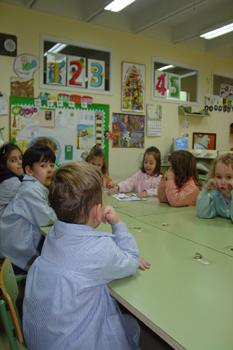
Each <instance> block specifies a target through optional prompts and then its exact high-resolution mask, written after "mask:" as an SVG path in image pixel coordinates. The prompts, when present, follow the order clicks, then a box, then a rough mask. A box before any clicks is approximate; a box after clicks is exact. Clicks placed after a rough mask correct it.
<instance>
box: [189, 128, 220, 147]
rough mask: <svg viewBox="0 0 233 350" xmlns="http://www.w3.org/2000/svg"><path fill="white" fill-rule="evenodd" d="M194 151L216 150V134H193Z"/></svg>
mask: <svg viewBox="0 0 233 350" xmlns="http://www.w3.org/2000/svg"><path fill="white" fill-rule="evenodd" d="M193 149H210V150H215V149H216V134H212V133H205V132H194V133H193Z"/></svg>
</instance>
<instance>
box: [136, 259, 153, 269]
mask: <svg viewBox="0 0 233 350" xmlns="http://www.w3.org/2000/svg"><path fill="white" fill-rule="evenodd" d="M139 262H140V266H139V267H140V269H142V270H145V269H149V268H150V265H151V264H150V263H149V262H148V261H146V260H145V259H144V258H139Z"/></svg>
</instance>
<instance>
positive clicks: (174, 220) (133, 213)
mask: <svg viewBox="0 0 233 350" xmlns="http://www.w3.org/2000/svg"><path fill="white" fill-rule="evenodd" d="M104 200H105V204H106V205H107V204H110V205H112V206H114V207H116V208H115V209H116V211H117V212H118V214H119V216H120V218H121V219H122V220H123V221H124V222H125V223H126V224H127V227H128V230H129V231H130V232H131V233H132V234H133V235H134V236H135V238H136V240H137V244H138V247H139V251H140V256H141V257H144V258H145V259H146V260H148V261H149V262H150V263H151V268H150V269H149V270H146V271H142V270H140V269H138V270H137V272H136V274H135V275H134V276H130V277H127V278H124V279H120V280H114V281H112V282H111V283H109V284H108V287H109V292H110V294H111V295H112V296H113V297H114V298H115V299H116V300H117V301H118V302H119V303H121V304H122V305H123V306H124V307H126V308H127V309H128V310H129V311H130V312H131V313H132V314H134V315H135V316H136V317H137V318H138V319H140V320H141V321H142V322H144V323H145V324H146V325H147V326H148V327H149V328H151V329H152V330H153V331H154V332H155V333H157V334H158V335H159V336H160V337H161V338H162V339H164V340H165V341H166V342H167V343H168V344H170V345H171V346H172V347H173V348H174V349H179V350H180V349H182V350H183V349H188V350H197V349H198V350H199V349H205V350H215V349H216V350H217V349H218V350H219V349H224V350H232V349H233V332H232V326H233V312H232V311H233V298H232V295H233V278H232V271H233V259H232V255H231V253H229V248H230V246H231V244H232V245H233V242H232V240H231V234H230V232H229V233H228V231H231V225H232V224H231V220H226V219H223V218H215V219H209V220H204V219H199V218H197V216H196V215H195V208H191V207H183V208H174V207H171V206H169V204H165V203H159V202H158V200H157V199H156V198H148V197H147V201H134V202H133V201H132V202H121V201H118V200H117V199H115V198H113V197H110V196H108V195H107V193H104ZM153 210H154V212H153ZM153 213H154V214H153ZM184 217H185V218H186V219H185V220H184ZM163 224H168V226H163ZM98 230H102V231H108V232H111V227H110V226H109V225H108V224H103V223H101V224H100V226H99V227H98ZM48 231H49V227H46V228H41V232H42V233H43V234H44V235H46V233H47V232H48ZM211 233H212V236H211ZM218 233H219V237H220V238H219V239H218ZM232 235H233V232H232ZM221 237H222V241H223V242H222V243H221ZM224 247H225V248H226V249H225V250H224ZM196 253H200V254H202V259H196V258H195V254H196Z"/></svg>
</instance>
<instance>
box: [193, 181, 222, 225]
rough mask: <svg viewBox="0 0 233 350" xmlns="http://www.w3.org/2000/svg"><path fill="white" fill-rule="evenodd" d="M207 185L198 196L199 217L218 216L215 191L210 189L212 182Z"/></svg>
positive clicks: (197, 209)
mask: <svg viewBox="0 0 233 350" xmlns="http://www.w3.org/2000/svg"><path fill="white" fill-rule="evenodd" d="M208 182H209V181H208ZM207 184H208V183H207ZM207 184H206V185H207ZM206 185H205V187H204V188H203V189H202V191H201V193H200V194H199V195H198V197H197V203H196V211H197V215H198V216H199V218H204V219H211V218H214V217H215V216H217V210H216V206H215V201H214V199H213V195H214V191H213V192H212V191H210V189H208V187H209V185H210V184H209V185H207V186H206ZM206 187H207V189H206Z"/></svg>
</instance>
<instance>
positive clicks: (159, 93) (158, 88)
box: [154, 70, 168, 98]
mask: <svg viewBox="0 0 233 350" xmlns="http://www.w3.org/2000/svg"><path fill="white" fill-rule="evenodd" d="M167 78H168V77H167V73H166V72H161V71H159V70H156V71H155V91H154V95H155V97H163V98H166V97H167Z"/></svg>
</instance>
